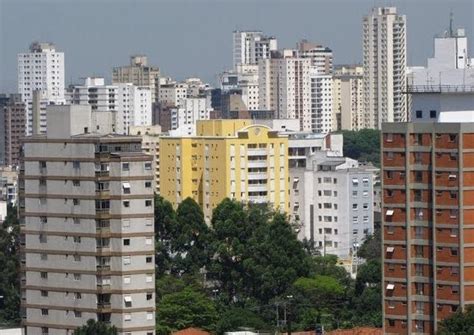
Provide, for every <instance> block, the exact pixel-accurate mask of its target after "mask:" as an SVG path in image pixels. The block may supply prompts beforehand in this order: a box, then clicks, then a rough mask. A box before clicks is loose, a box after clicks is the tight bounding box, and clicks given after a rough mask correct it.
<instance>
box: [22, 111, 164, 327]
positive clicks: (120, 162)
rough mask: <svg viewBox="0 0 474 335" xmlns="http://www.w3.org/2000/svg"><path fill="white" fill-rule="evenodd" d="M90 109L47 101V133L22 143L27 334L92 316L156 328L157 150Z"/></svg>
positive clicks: (71, 324) (72, 324)
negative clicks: (146, 149)
mask: <svg viewBox="0 0 474 335" xmlns="http://www.w3.org/2000/svg"><path fill="white" fill-rule="evenodd" d="M90 108H91V107H90V106H78V105H63V106H49V107H48V112H47V117H48V124H49V127H48V133H47V134H43V135H35V136H31V137H27V138H26V139H25V142H24V157H23V160H22V166H21V171H20V184H19V188H20V201H19V210H20V224H21V232H22V237H21V245H22V250H23V253H22V258H21V264H22V274H21V282H22V293H21V297H22V313H23V317H24V319H23V323H24V326H26V330H27V333H28V334H29V335H45V334H50V335H51V334H52V335H67V334H72V333H73V331H74V329H75V328H77V327H79V326H82V325H83V324H85V323H86V322H87V320H89V319H95V320H99V321H104V322H106V323H110V324H111V325H114V326H115V327H117V328H118V331H119V334H121V335H125V334H127V335H153V334H155V280H154V272H155V263H154V223H153V220H154V219H153V216H154V215H153V169H152V161H151V157H150V156H148V155H145V154H143V153H142V152H141V139H140V138H139V137H131V136H123V135H115V134H111V133H110V129H108V127H110V125H109V123H103V122H104V120H106V119H107V118H103V117H102V115H100V116H95V117H93V115H94V114H107V112H101V113H92V112H91V109H90ZM91 130H93V132H92V131H91Z"/></svg>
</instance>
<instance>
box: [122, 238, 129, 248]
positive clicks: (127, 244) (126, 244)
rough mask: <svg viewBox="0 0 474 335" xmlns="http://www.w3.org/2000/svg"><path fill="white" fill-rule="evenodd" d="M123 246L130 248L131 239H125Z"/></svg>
mask: <svg viewBox="0 0 474 335" xmlns="http://www.w3.org/2000/svg"><path fill="white" fill-rule="evenodd" d="M123 245H125V246H129V245H130V239H129V238H125V239H124V240H123Z"/></svg>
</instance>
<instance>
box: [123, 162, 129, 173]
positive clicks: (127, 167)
mask: <svg viewBox="0 0 474 335" xmlns="http://www.w3.org/2000/svg"><path fill="white" fill-rule="evenodd" d="M122 170H123V171H129V170H130V163H122Z"/></svg>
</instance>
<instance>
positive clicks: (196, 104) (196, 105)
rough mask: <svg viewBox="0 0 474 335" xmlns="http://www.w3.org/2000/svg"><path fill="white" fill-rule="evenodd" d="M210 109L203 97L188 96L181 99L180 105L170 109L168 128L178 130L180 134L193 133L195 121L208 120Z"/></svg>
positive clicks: (194, 131) (194, 132)
mask: <svg viewBox="0 0 474 335" xmlns="http://www.w3.org/2000/svg"><path fill="white" fill-rule="evenodd" d="M211 111H212V109H211V108H208V105H207V99H206V98H205V97H189V98H186V99H183V100H182V101H181V106H180V107H174V108H171V109H170V114H169V115H170V124H171V129H170V130H178V129H179V130H180V132H181V133H182V134H187V135H195V134H196V122H197V121H198V120H209V119H210V113H211Z"/></svg>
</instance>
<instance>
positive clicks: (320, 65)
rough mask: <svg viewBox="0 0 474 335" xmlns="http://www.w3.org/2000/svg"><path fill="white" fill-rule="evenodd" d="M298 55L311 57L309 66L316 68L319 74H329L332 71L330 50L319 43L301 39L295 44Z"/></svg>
mask: <svg viewBox="0 0 474 335" xmlns="http://www.w3.org/2000/svg"><path fill="white" fill-rule="evenodd" d="M296 49H297V50H298V56H300V57H303V58H309V59H311V66H313V67H315V68H316V69H317V72H318V73H319V74H326V75H327V74H331V73H332V71H333V54H332V50H331V49H330V48H328V47H324V46H322V45H319V44H315V43H311V42H308V41H307V40H302V41H300V42H298V43H297V44H296Z"/></svg>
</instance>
